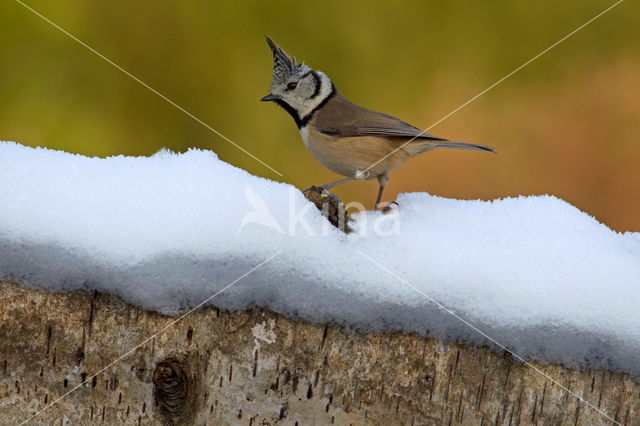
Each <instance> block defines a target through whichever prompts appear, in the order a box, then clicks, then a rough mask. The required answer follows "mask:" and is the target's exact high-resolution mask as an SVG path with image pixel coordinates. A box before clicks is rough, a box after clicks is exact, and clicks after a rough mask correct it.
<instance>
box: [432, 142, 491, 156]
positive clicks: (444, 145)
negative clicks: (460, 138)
mask: <svg viewBox="0 0 640 426" xmlns="http://www.w3.org/2000/svg"><path fill="white" fill-rule="evenodd" d="M435 146H436V148H449V149H472V150H476V151H487V152H493V153H494V154H496V151H495V150H494V149H493V148H491V147H490V146H485V145H478V144H475V143H466V142H456V141H437V142H436V143H435Z"/></svg>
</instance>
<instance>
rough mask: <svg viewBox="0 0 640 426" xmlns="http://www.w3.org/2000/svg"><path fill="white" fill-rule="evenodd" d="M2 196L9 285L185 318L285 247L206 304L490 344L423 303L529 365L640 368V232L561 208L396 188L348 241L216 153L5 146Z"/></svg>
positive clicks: (3, 268)
mask: <svg viewBox="0 0 640 426" xmlns="http://www.w3.org/2000/svg"><path fill="white" fill-rule="evenodd" d="M0 200H1V202H0V279H4V280H7V279H10V280H13V281H18V282H20V283H23V284H25V285H29V286H35V287H38V288H45V289H49V290H53V291H62V290H78V289H97V290H100V291H106V292H111V293H115V294H118V295H120V296H122V297H123V298H125V299H126V300H127V301H130V302H132V303H135V304H137V305H139V306H142V307H144V308H147V309H154V310H158V311H160V312H164V313H169V314H176V313H178V312H180V310H183V309H185V308H187V307H190V306H195V305H197V304H198V303H200V302H201V301H203V300H205V299H207V298H208V297H209V296H211V295H212V294H214V293H216V292H217V291H219V290H221V289H222V288H224V287H225V286H227V285H228V284H229V283H232V282H233V281H234V280H236V279H237V278H238V277H240V276H242V275H243V274H245V273H247V272H248V271H249V270H251V269H252V268H254V267H255V266H257V265H259V264H260V263H261V262H263V261H265V260H266V259H268V258H269V257H271V256H273V255H274V254H277V253H279V254H278V255H277V256H275V257H274V258H273V259H272V260H270V261H269V262H267V263H265V264H264V265H263V266H261V267H259V268H258V269H256V270H255V271H253V272H251V273H250V274H249V275H247V276H246V277H244V278H242V279H241V280H239V281H238V282H237V283H235V284H234V285H232V286H231V287H229V288H228V289H226V290H225V291H223V292H222V293H221V294H219V295H218V296H216V297H215V298H213V299H212V300H211V301H210V303H211V304H212V305H215V306H218V307H221V308H228V309H241V308H247V307H250V306H254V305H260V306H266V307H269V308H271V309H272V310H274V311H277V312H281V313H285V314H287V315H289V316H299V317H302V318H306V319H308V320H312V321H322V322H325V321H330V322H335V323H339V324H343V325H346V326H351V327H357V328H366V329H385V330H405V331H412V332H417V333H420V334H422V335H425V336H436V337H440V338H445V339H452V340H462V341H468V342H471V343H475V344H484V343H487V344H490V345H491V343H490V342H488V341H487V340H486V339H485V338H484V337H483V336H482V335H481V334H479V333H477V332H476V331H474V330H472V329H471V328H469V327H468V326H467V325H465V324H464V323H463V322H462V321H460V320H459V319H457V318H455V317H454V316H452V315H451V314H450V313H447V312H446V311H445V310H443V309H441V308H439V307H438V306H437V305H436V304H434V303H433V302H432V301H430V300H429V299H428V298H427V297H425V296H423V295H421V294H420V293H419V292H422V293H423V294H424V295H427V296H428V297H431V298H433V299H435V300H437V301H438V302H439V303H441V304H443V305H444V306H446V307H447V309H449V310H451V311H453V312H455V313H456V314H457V315H459V316H460V317H462V318H463V319H465V320H466V321H468V322H470V323H472V324H474V325H475V326H476V327H478V328H479V329H481V330H482V331H484V332H485V333H486V334H488V335H489V336H491V337H493V338H494V339H495V340H497V341H498V342H500V343H501V344H503V345H505V346H507V347H509V348H510V349H512V350H513V351H514V352H516V353H517V354H519V355H521V356H524V357H527V358H528V359H537V360H544V361H556V362H563V363H565V364H567V365H570V366H574V367H576V366H577V367H585V366H586V367H604V368H612V369H616V370H620V371H626V372H630V373H632V374H635V375H640V355H639V354H640V309H639V307H640V236H639V235H640V234H638V233H627V234H618V233H616V232H613V231H612V230H610V229H609V228H607V227H606V226H604V225H602V224H600V223H598V222H597V221H596V220H594V219H593V218H592V217H590V216H588V215H587V214H585V213H582V212H580V211H579V210H578V209H576V208H574V207H573V206H571V205H569V204H567V203H566V202H564V201H562V200H558V199H557V198H554V197H549V196H542V197H518V198H508V199H504V200H495V201H490V202H485V201H462V200H451V199H444V198H439V197H435V196H431V195H428V194H425V193H413V194H402V195H401V196H400V197H399V199H398V201H399V203H400V205H401V208H400V210H399V211H398V212H396V213H395V214H393V215H391V216H389V217H384V218H383V217H382V215H381V214H380V213H377V212H369V213H366V214H362V215H359V216H358V217H357V223H359V224H360V226H359V227H358V229H359V231H358V232H356V233H353V234H350V235H349V236H345V235H343V234H341V233H339V232H338V231H336V230H334V229H333V228H331V227H328V226H326V222H325V221H324V219H323V218H322V217H321V216H320V214H319V213H318V212H317V210H315V208H308V207H309V206H310V204H309V203H307V202H306V200H305V199H304V197H303V196H302V195H301V194H300V193H299V192H298V191H296V190H295V189H294V188H292V187H291V186H290V185H286V184H282V183H277V182H273V181H270V180H267V179H262V178H259V177H255V176H252V175H250V174H248V173H247V172H245V171H243V170H240V169H237V168H235V167H233V166H230V165H229V164H226V163H224V162H223V161H221V160H219V159H218V158H217V157H216V156H215V154H213V153H211V152H207V151H197V150H192V151H189V152H187V153H185V154H181V155H176V154H171V153H167V152H161V153H158V154H156V155H154V156H152V157H137V158H131V157H112V158H107V159H97V158H87V157H83V156H79V155H71V154H67V153H63V152H57V151H51V150H46V149H32V148H27V147H24V146H21V145H18V144H15V143H10V142H4V143H0ZM301 212H302V213H301ZM303 213H304V214H303ZM296 215H298V216H299V217H302V219H303V220H293V219H292V218H295V217H296ZM381 221H382V222H381ZM375 231H382V233H383V234H390V235H381V232H375ZM367 256H368V257H370V258H372V259H374V260H375V261H376V262H379V263H380V264H381V265H382V266H383V267H384V268H387V269H388V270H389V271H391V272H392V273H394V274H397V275H398V276H399V277H401V278H402V280H405V281H406V282H407V283H409V284H410V285H412V286H414V287H415V288H416V289H417V290H419V292H418V291H416V289H412V288H410V287H409V286H408V285H407V284H405V283H404V282H403V281H402V280H400V279H398V278H397V277H395V276H393V275H392V274H390V273H389V272H387V271H385V270H384V269H382V268H381V267H380V266H378V265H376V264H375V263H373V262H372V261H371V260H370V259H368V258H367ZM132 343H133V342H132Z"/></svg>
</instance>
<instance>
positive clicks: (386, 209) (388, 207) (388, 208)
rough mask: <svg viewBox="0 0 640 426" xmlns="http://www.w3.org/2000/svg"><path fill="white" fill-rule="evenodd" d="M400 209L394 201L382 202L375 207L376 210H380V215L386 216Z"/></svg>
mask: <svg viewBox="0 0 640 426" xmlns="http://www.w3.org/2000/svg"><path fill="white" fill-rule="evenodd" d="M399 208H400V204H398V203H397V202H395V201H389V202H386V203H385V202H382V203H378V204H377V205H376V210H380V211H381V212H382V213H384V214H387V213H391V212H392V211H394V210H398V209H399Z"/></svg>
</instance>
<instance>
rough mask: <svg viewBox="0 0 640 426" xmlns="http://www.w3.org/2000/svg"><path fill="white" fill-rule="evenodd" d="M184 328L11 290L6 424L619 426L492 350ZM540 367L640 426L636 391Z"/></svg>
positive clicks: (89, 299) (257, 314)
mask: <svg viewBox="0 0 640 426" xmlns="http://www.w3.org/2000/svg"><path fill="white" fill-rule="evenodd" d="M150 297H151V296H150ZM174 321H175V318H171V317H166V316H163V315H160V314H158V313H154V312H145V311H143V310H140V309H138V308H136V307H133V306H131V305H129V304H127V303H124V302H123V301H122V300H120V299H118V298H117V297H115V296H110V295H104V294H98V293H93V294H87V293H62V294H51V293H43V292H40V291H36V290H32V289H25V288H22V287H19V286H16V285H13V284H9V283H0V424H2V425H5V424H7V425H9V424H20V423H21V422H23V421H26V420H29V424H47V425H48V424H53V425H66V424H92V423H102V424H133V425H139V424H197V425H204V424H208V425H225V424H233V425H235V424H241V425H276V424H278V425H280V424H282V425H309V424H338V425H348V424H352V425H359V424H373V425H378V424H379V425H400V424H402V425H411V424H413V425H448V424H462V425H482V424H485V425H488V424H498V425H517V424H520V425H529V424H531V425H533V424H536V425H558V424H561V425H600V424H602V425H607V424H614V423H613V422H612V421H610V420H608V419H607V418H606V417H604V416H603V415H602V414H600V413H599V412H598V411H596V410H594V409H593V408H591V407H589V406H587V405H586V404H585V403H582V402H580V401H579V400H578V399H577V398H576V397H575V396H573V395H571V394H570V393H568V392H566V391H565V390H563V389H561V388H560V387H558V386H556V385H555V384H553V383H552V382H551V381H549V380H548V379H547V378H545V377H544V376H543V375H541V374H540V373H538V372H536V371H535V370H534V369H532V368H530V367H528V366H526V365H523V364H521V363H518V362H516V361H514V360H513V359H512V358H511V357H510V356H508V355H505V354H499V353H496V352H494V351H492V350H490V349H488V348H484V347H473V346H468V345H464V344H453V343H447V342H443V341H439V340H436V339H433V338H423V337H420V336H417V335H412V334H403V333H370V332H347V331H345V330H343V329H341V328H339V327H334V326H328V325H318V324H310V323H308V322H305V321H301V320H292V319H287V318H285V317H283V316H281V315H278V314H275V313H272V312H269V311H267V310H263V309H252V310H249V311H244V312H222V311H219V310H217V309H214V308H206V309H201V310H198V311H196V312H194V313H193V314H190V315H188V316H186V317H185V318H184V319H182V320H180V321H179V322H177V323H175V324H172V323H173V322H174ZM165 327H166V329H165ZM156 333H157V334H156ZM150 336H154V337H153V338H151V339H149V337H150ZM147 339H148V340H147ZM141 342H146V343H143V344H141V345H140V343H141ZM535 366H536V367H537V368H539V369H540V370H541V371H543V372H544V373H545V374H548V375H549V376H551V377H553V378H555V380H557V381H558V382H560V383H561V384H562V385H563V386H566V387H567V388H569V389H571V390H572V391H573V392H575V393H577V394H579V395H581V396H583V397H584V398H585V399H586V400H587V401H589V402H590V403H592V404H593V405H595V406H596V407H597V408H598V409H599V410H602V411H603V412H605V413H607V415H609V416H610V417H611V418H612V419H614V420H615V421H616V422H619V423H620V424H624V425H639V424H640V383H638V381H636V380H634V379H632V378H631V377H629V376H627V375H624V374H619V373H613V372H610V371H604V370H596V371H582V372H581V371H576V370H571V369H567V368H563V367H562V366H559V365H540V364H537V363H536V364H535ZM94 374H95V376H94ZM41 410H43V411H41ZM36 414H37V415H36ZM34 415H36V417H32V416H34Z"/></svg>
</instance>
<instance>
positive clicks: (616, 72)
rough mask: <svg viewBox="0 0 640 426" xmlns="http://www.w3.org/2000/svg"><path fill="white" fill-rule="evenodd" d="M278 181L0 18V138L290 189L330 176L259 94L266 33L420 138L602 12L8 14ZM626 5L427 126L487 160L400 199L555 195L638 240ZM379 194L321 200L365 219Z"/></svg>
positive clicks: (85, 7)
mask: <svg viewBox="0 0 640 426" xmlns="http://www.w3.org/2000/svg"><path fill="white" fill-rule="evenodd" d="M24 1H25V3H26V4H28V5H29V6H31V7H33V8H35V9H36V10H38V11H39V12H40V13H42V14H43V15H44V16H46V17H47V18H49V19H51V20H52V21H53V22H55V23H56V24H58V25H60V26H61V27H62V28H64V29H66V30H67V31H69V32H70V33H72V34H74V35H75V36H77V37H78V38H79V39H81V40H82V41H84V42H85V43H87V44H88V45H90V46H91V47H93V48H95V49H96V50H97V51H99V52H101V53H102V54H104V55H105V56H106V57H108V58H109V59H111V60H113V61H114V62H115V63H117V64H118V65H120V66H122V67H123V68H124V69H126V70H127V71H129V72H130V73H132V74H133V75H135V76H136V77H138V78H140V79H141V80H142V81H144V82H145V83H147V84H149V85H150V86H152V87H153V88H155V89H156V90H158V91H159V92H160V93H162V94H164V95H165V96H167V97H168V98H170V99H172V100H173V101H175V102H176V103H177V104H179V105H180V106H182V107H184V108H185V109H186V110H188V111H190V112H191V113H193V114H194V115H195V116H197V117H199V118H200V119H202V120H203V121H204V122H206V123H207V124H209V125H211V126H212V127H214V128H215V129H217V130H218V131H220V132H221V133H223V134H224V135H225V136H227V137H228V138H230V139H231V140H233V141H234V142H236V143H237V144H239V145H241V146H242V147H244V148H245V149H247V150H248V151H250V152H251V153H252V154H254V155H255V156H257V157H258V158H260V159H261V160H263V161H264V162H266V163H267V164H269V165H270V166H271V167H273V168H274V169H276V170H278V171H279V172H281V173H282V174H283V176H282V177H280V176H278V175H277V174H275V173H274V172H273V171H271V170H270V169H268V168H266V167H265V166H263V165H261V164H260V163H258V162H257V161H255V160H254V159H252V158H251V157H249V156H248V155H246V154H245V153H243V152H241V151H240V150H238V149H237V148H235V147H234V146H233V145H231V144H230V143H228V142H226V141H225V140H223V139H222V138H220V137H219V136H217V135H215V134H214V133H212V132H210V131H209V130H207V129H206V128H205V127H203V126H202V125H200V124H198V123H197V122H196V121H194V120H193V119H192V118H190V117H188V116H187V115H185V114H184V113H182V112H180V111H179V110H177V109H176V108H174V107H173V106H171V105H170V104H169V103H167V102H165V101H164V100H162V99H160V98H159V97H158V96H156V95H155V94H153V93H151V92H150V91H148V90H147V89H145V88H144V87H142V86H141V85H139V84H138V83H137V82H135V81H134V80H132V79H131V78H129V77H127V76H126V75H124V74H123V73H122V72H120V71H118V70H117V69H115V68H114V67H113V66H111V65H109V64H108V63H106V62H105V61H103V60H102V59H100V58H99V57H97V56H96V55H95V54H93V53H91V52H90V51H89V50H87V49H86V48H84V47H82V46H80V45H79V44H78V43H76V42H74V41H73V40H71V39H70V38H69V37H67V36H66V35H64V34H63V33H61V32H60V31H58V30H56V29H55V28H53V27H52V26H51V25H50V24H48V23H46V22H45V21H43V20H42V19H41V18H39V17H37V16H36V15H34V14H33V13H32V12H30V11H28V10H27V9H25V8H24V7H23V6H21V5H20V4H19V3H17V2H14V1H4V2H2V3H1V4H0V22H1V25H0V55H1V56H0V57H1V58H2V62H3V64H2V66H1V67H0V95H1V101H0V140H14V141H17V142H20V143H23V144H26V145H31V146H44V147H48V148H53V149H60V150H65V151H68V152H73V153H80V154H83V155H88V156H100V157H105V156H112V155H120V154H123V155H150V154H153V153H154V152H156V151H158V150H159V149H160V148H162V147H167V148H170V149H172V150H175V151H185V150H187V149H188V148H191V147H198V148H204V149H210V150H213V151H215V152H216V153H217V154H218V155H219V156H220V157H221V158H222V159H223V160H225V161H227V162H229V163H231V164H233V165H235V166H237V167H241V168H243V169H246V170H248V171H250V172H251V173H253V174H256V175H259V176H264V177H267V178H271V179H275V180H280V181H285V182H289V183H292V184H294V185H296V186H298V187H301V188H303V187H307V186H310V185H312V184H324V183H328V182H330V181H333V180H336V179H338V178H339V177H338V176H337V175H335V174H333V173H331V172H330V171H328V170H326V169H324V168H323V167H322V166H321V165H320V164H319V163H317V162H316V160H315V159H314V158H313V157H312V156H311V155H310V154H309V153H308V152H307V151H306V149H305V147H304V145H303V144H302V141H301V139H300V136H299V133H298V131H297V128H296V126H295V124H294V123H293V120H292V119H291V118H290V117H289V116H288V114H286V113H285V112H284V111H282V110H279V109H278V108H277V107H276V106H275V105H273V104H267V103H262V102H259V99H260V97H262V96H263V95H265V94H266V93H267V92H268V88H269V83H270V79H271V70H272V58H271V53H270V51H269V49H268V47H267V45H266V43H265V41H264V36H265V35H269V36H271V37H272V38H273V39H274V40H275V41H276V42H277V43H278V44H280V45H282V46H283V47H284V48H285V50H286V51H287V52H288V53H290V54H292V55H295V56H296V57H297V58H298V59H299V60H304V61H306V62H307V63H308V64H309V65H310V66H312V67H313V68H315V69H318V70H321V71H324V72H325V73H327V74H328V75H329V76H330V77H331V78H332V79H333V80H334V82H335V84H336V86H337V87H338V89H339V90H340V91H341V92H342V93H343V94H344V95H345V96H347V97H348V98H349V99H351V100H352V101H354V102H356V103H358V104H360V105H363V106H365V107H368V108H371V109H374V110H378V111H382V112H386V113H388V114H392V115H395V116H397V117H399V118H401V119H403V120H405V121H408V122H410V123H412V124H414V125H415V126H417V127H420V128H426V127H428V126H430V125H431V124H433V123H434V122H436V121H438V120H439V119H441V118H442V117H443V116H445V115H446V114H447V113H449V112H450V111H451V110H453V109H454V108H456V107H458V106H459V105H461V104H463V103H464V102H466V101H467V100H468V99H469V98H471V97H473V96H474V95H476V94H477V93H478V92H480V91H482V90H484V89H485V88H486V87H488V86H489V85H491V84H493V83H494V82H496V81H497V80H499V79H500V78H502V77H503V76H505V75H506V74H508V73H509V72H511V71H512V70H514V69H515V68H516V67H518V66H519V65H521V64H522V63H524V62H525V61H527V60H529V59H530V58H532V57H533V56H535V55H536V54H538V53H539V52H541V51H542V50H544V49H545V48H547V47H548V46H549V45H551V44H552V43H554V42H556V41H558V40H559V39H560V38H562V37H563V36H565V35H566V34H568V33H569V32H571V31H573V30H574V29H576V28H577V27H578V26H580V25H582V24H583V23H585V22H586V21H587V20H589V19H591V18H592V17H593V16H595V15H596V14H598V13H599V12H601V11H602V10H604V9H606V8H607V7H608V6H610V5H611V4H613V1H603V0H580V1H578V0H573V1H565V2H558V1H548V0H546V1H541V2H528V1H519V0H518V1H513V0H508V1H507V0H500V1H493V2H477V1H471V0H465V1H462V0H461V1H452V2H443V1H422V0H416V1H398V2H384V3H383V2H379V3H373V2H370V1H364V0H360V1H344V0H342V1H335V0H334V1H323V2H284V1H271V2H265V1H257V0H253V1H251V0H248V1H241V2H238V1H236V2H218V1H211V0H209V1H203V0H193V1H189V2H168V1H159V2H151V1H136V0H132V1H129V2H118V1H113V0H92V1H90V2H88V1H81V0H58V1H55V2H50V1H44V0H24ZM639 19H640V3H638V2H633V1H626V2H623V3H622V4H621V5H619V6H618V7H616V8H615V9H613V10H612V11H611V12H609V13H607V14H606V15H604V16H602V17H601V18H600V19H598V20H597V21H595V22H594V23H592V24H591V25H589V26H588V27H586V28H585V29H583V30H582V31H580V32H578V33H577V34H576V35H574V36H573V37H571V38H570V39H568V40H567V41H566V42H564V43H562V44H560V45H559V46H557V47H556V48H555V49H553V50H551V51H550V52H548V53H547V54H545V55H544V56H542V57H541V58H539V59H538V60H536V61H535V62H533V63H532V64H530V65H529V66H527V67H526V68H524V69H523V70H522V71H520V72H518V73H517V74H515V75H514V76H512V77H511V78H509V79H507V80H506V81H504V82H503V83H502V84H500V85H499V86H497V87H496V88H495V89H493V90H492V91H490V92H488V93H486V94H485V95H483V96H482V97H480V98H479V99H478V100H476V101H475V102H473V103H472V104H470V105H468V106H467V107H465V108H464V109H462V110H461V111H459V112H457V113H456V114H454V115H452V116H451V117H449V118H448V119H446V120H444V121H443V122H442V123H440V124H438V125H437V126H436V127H434V128H433V129H431V130H430V133H432V134H435V135H439V136H443V137H447V138H451V139H457V140H462V141H473V142H477V143H481V144H486V145H491V146H493V147H495V148H496V149H497V151H498V152H499V155H489V154H484V153H479V152H468V151H449V150H441V151H437V152H434V153H429V154H427V155H424V156H422V157H420V158H417V159H413V160H411V161H409V162H408V163H407V165H406V166H405V167H404V168H403V169H401V170H399V171H396V172H393V173H392V174H391V181H390V185H389V187H388V189H387V190H386V193H385V197H384V198H385V199H386V200H392V199H394V198H395V196H396V194H397V193H398V192H409V191H426V192H429V193H431V194H436V195H440V196H444V197H455V198H464V199H478V198H479V199H492V198H498V197H506V196H517V195H520V194H525V195H528V194H553V195H556V196H558V197H560V198H563V199H565V200H567V201H568V202H570V203H572V204H573V205H575V206H577V207H578V208H580V209H581V210H583V211H586V212H588V213H589V214H591V215H593V216H595V217H596V218H597V219H598V220H600V221H601V222H604V223H605V224H607V225H608V226H610V227H612V228H613V229H615V230H618V231H629V230H630V231H638V230H640V185H639V184H640V164H639V161H640V27H639V25H638V22H639ZM376 190H377V183H374V182H366V183H362V182H355V183H349V184H345V185H344V186H340V187H338V188H336V190H335V192H336V193H337V194H338V195H339V196H341V197H342V198H343V200H345V201H353V200H357V201H361V202H364V203H366V205H367V206H371V205H372V204H373V202H374V199H375V194H376Z"/></svg>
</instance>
